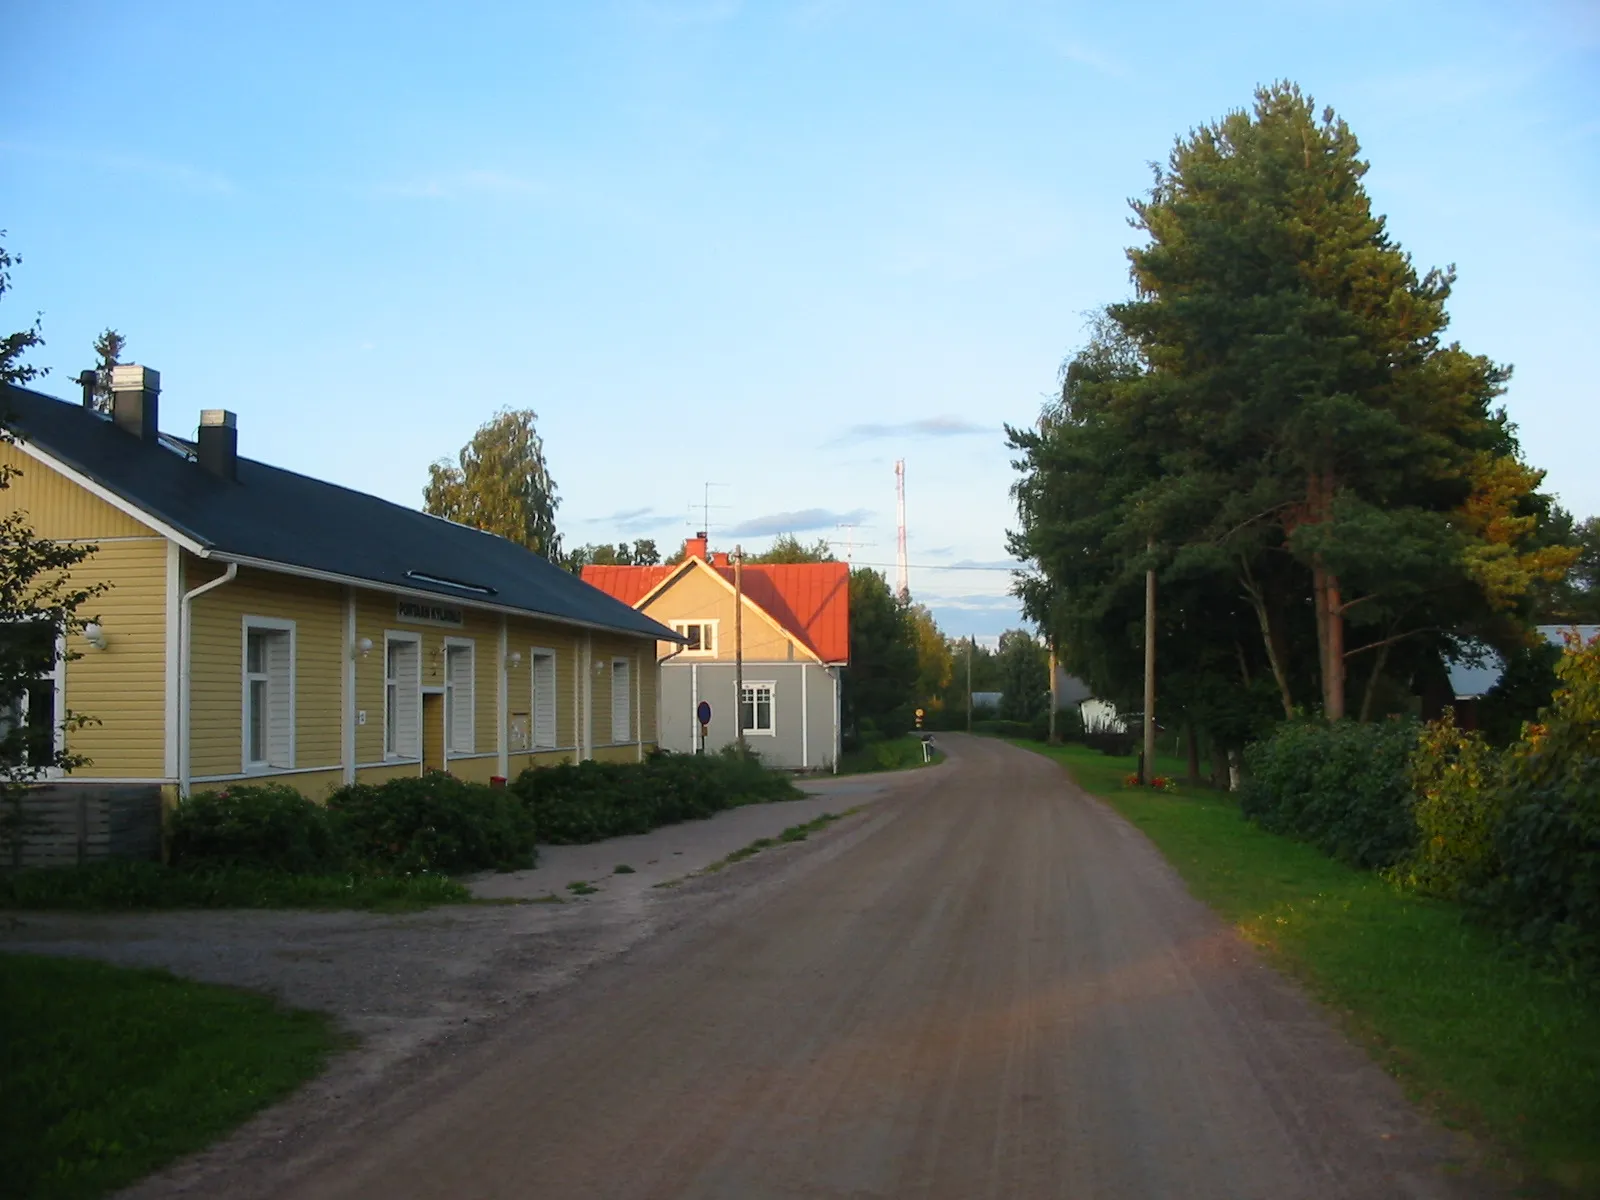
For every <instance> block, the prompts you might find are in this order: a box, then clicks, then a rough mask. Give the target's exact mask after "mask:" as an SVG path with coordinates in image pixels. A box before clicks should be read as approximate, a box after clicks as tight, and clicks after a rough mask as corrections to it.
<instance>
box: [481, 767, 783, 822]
mask: <svg viewBox="0 0 1600 1200" xmlns="http://www.w3.org/2000/svg"><path fill="white" fill-rule="evenodd" d="M510 790H511V792H512V793H513V794H514V795H516V796H517V797H518V798H519V799H520V800H521V801H522V802H523V803H524V804H525V805H526V806H527V809H528V812H529V813H530V814H531V815H532V818H533V821H534V824H535V825H537V826H538V829H539V836H540V838H541V839H543V840H544V841H546V842H550V843H555V844H573V843H582V842H598V841H603V840H604V839H606V838H613V837H623V836H625V835H627V834H635V833H648V832H649V831H650V830H652V829H655V828H658V827H659V826H662V825H672V824H676V823H677V822H679V821H690V820H694V819H696V818H699V817H709V816H711V815H712V814H713V813H717V812H721V811H722V810H723V809H727V808H736V807H738V806H740V805H743V804H760V803H764V802H767V801H771V800H790V799H796V798H798V797H799V796H800V795H801V792H800V790H799V789H798V788H796V787H795V786H794V784H793V783H791V782H790V780H789V778H788V777H787V776H785V775H783V774H781V773H779V772H777V771H769V770H767V769H766V768H765V767H763V766H762V765H761V760H760V759H759V758H757V757H756V756H755V755H746V756H745V757H743V758H741V757H739V755H738V754H737V753H734V752H732V751H731V748H730V750H728V751H724V752H723V753H721V754H666V753H657V754H653V755H651V756H650V757H649V758H648V759H646V760H645V761H644V762H642V763H602V762H594V761H590V762H582V763H578V764H576V765H572V764H563V765H561V766H556V767H529V768H528V769H527V770H525V771H523V772H522V774H521V775H519V776H517V778H516V779H515V780H513V781H512V784H511V788H510Z"/></svg>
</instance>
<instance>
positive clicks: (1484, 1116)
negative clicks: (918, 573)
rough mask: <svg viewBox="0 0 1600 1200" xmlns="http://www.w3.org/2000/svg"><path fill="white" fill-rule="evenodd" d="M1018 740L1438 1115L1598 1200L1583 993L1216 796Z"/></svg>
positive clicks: (1592, 1073)
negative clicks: (1129, 828) (1104, 807)
mask: <svg viewBox="0 0 1600 1200" xmlns="http://www.w3.org/2000/svg"><path fill="white" fill-rule="evenodd" d="M1016 744H1017V745H1019V746H1021V747H1023V748H1024V749H1027V750H1032V751H1034V752H1036V753H1040V754H1045V755H1047V756H1048V757H1050V758H1054V759H1056V760H1057V761H1058V762H1060V763H1062V764H1063V765H1064V766H1066V767H1067V769H1068V770H1069V771H1071V772H1072V774H1073V776H1074V777H1075V778H1076V779H1077V781H1078V783H1079V784H1080V785H1081V786H1082V787H1084V788H1085V789H1086V790H1087V791H1091V792H1094V793H1095V794H1097V795H1099V796H1102V797H1104V798H1105V799H1106V800H1108V801H1109V802H1110V803H1111V804H1112V805H1113V806H1114V807H1115V808H1116V809H1117V810H1118V811H1119V812H1121V813H1122V815H1123V816H1125V817H1127V818H1128V819H1129V820H1130V821H1132V822H1133V823H1134V824H1135V825H1137V826H1138V827H1139V828H1140V829H1142V830H1143V831H1144V832H1145V834H1146V835H1147V836H1148V837H1149V838H1150V840H1151V841H1153V842H1154V843H1155V844H1156V846H1157V847H1159V848H1160V850H1161V852H1162V853H1163V854H1164V855H1166V857H1167V859H1168V860H1169V861H1170V862H1171V863H1172V865H1173V866H1174V867H1175V868H1176V869H1177V870H1178V872H1179V873H1180V874H1181V875H1182V876H1183V878H1184V880H1185V881H1186V882H1187V883H1188V885H1189V888H1190V890H1191V891H1193V892H1194V894H1195V895H1196V896H1197V897H1198V898H1199V899H1201V900H1203V901H1204V902H1205V903H1207V904H1209V905H1210V906H1211V907H1212V908H1214V909H1215V910H1216V911H1217V912H1218V913H1220V914H1221V915H1222V916H1223V917H1224V918H1226V919H1227V920H1228V921H1229V922H1231V923H1232V924H1233V925H1235V926H1236V927H1237V928H1238V929H1239V930H1240V932H1241V933H1243V934H1244V936H1245V937H1247V938H1248V939H1249V940H1250V941H1252V942H1254V943H1255V944H1256V945H1258V946H1260V947H1262V949H1263V950H1264V951H1265V952H1266V953H1267V954H1268V956H1269V957H1270V958H1271V959H1272V960H1273V961H1275V962H1276V963H1278V964H1279V965H1280V966H1282V967H1284V968H1286V969H1287V970H1288V971H1290V972H1291V973H1292V974H1294V975H1295V976H1297V977H1298V978H1300V979H1301V980H1303V981H1304V982H1305V984H1306V985H1307V986H1308V988H1309V989H1310V990H1311V991H1312V993H1313V994H1314V995H1316V996H1317V997H1318V998H1320V999H1321V1000H1322V1001H1323V1002H1324V1003H1326V1004H1328V1005H1329V1006H1331V1007H1332V1008H1333V1009H1334V1010H1335V1011H1337V1012H1338V1013H1340V1014H1341V1015H1342V1016H1343V1017H1344V1018H1345V1020H1346V1021H1347V1023H1348V1027H1349V1029H1350V1030H1351V1032H1352V1033H1353V1034H1354V1035H1355V1036H1357V1037H1359V1038H1360V1039H1361V1040H1362V1041H1364V1042H1365V1043H1366V1045H1367V1046H1368V1047H1369V1049H1370V1050H1371V1051H1372V1053H1373V1055H1374V1056H1375V1057H1376V1058H1377V1059H1378V1060H1379V1061H1380V1062H1381V1063H1382V1064H1383V1065H1384V1066H1385V1067H1386V1068H1387V1069H1388V1070H1389V1071H1391V1072H1392V1073H1393V1074H1395V1075H1396V1076H1397V1077H1398V1078H1399V1079H1400V1080H1401V1081H1402V1083H1403V1084H1404V1085H1405V1086H1406V1087H1407V1089H1408V1090H1409V1091H1410V1092H1411V1094H1412V1095H1413V1097H1414V1098H1416V1099H1418V1100H1421V1101H1423V1102H1424V1103H1425V1104H1427V1105H1428V1106H1429V1107H1430V1108H1431V1109H1432V1110H1433V1111H1435V1112H1436V1113H1437V1114H1438V1115H1439V1116H1440V1117H1441V1118H1442V1119H1444V1120H1445V1122H1446V1123H1447V1124H1457V1125H1465V1126H1466V1127H1468V1128H1470V1129H1472V1130H1474V1131H1475V1132H1477V1133H1479V1134H1486V1135H1487V1136H1488V1138H1489V1139H1490V1140H1491V1141H1492V1142H1494V1143H1497V1144H1498V1145H1500V1146H1501V1147H1503V1148H1505V1149H1506V1150H1507V1151H1509V1153H1510V1156H1511V1159H1512V1161H1513V1163H1514V1164H1520V1165H1522V1166H1524V1167H1530V1168H1532V1170H1533V1171H1534V1172H1536V1173H1537V1174H1538V1175H1541V1176H1543V1177H1544V1178H1545V1179H1547V1180H1549V1181H1551V1182H1554V1183H1556V1184H1558V1185H1560V1186H1562V1187H1564V1188H1566V1189H1568V1190H1569V1191H1570V1192H1572V1193H1573V1194H1576V1195H1583V1196H1600V1003H1597V1002H1596V1000H1595V998H1594V997H1593V996H1592V995H1589V996H1586V995H1585V994H1584V993H1583V992H1582V991H1580V990H1579V989H1578V988H1577V987H1575V986H1574V985H1573V984H1571V983H1570V982H1568V981H1566V980H1563V979H1559V978H1552V977H1551V976H1550V975H1548V974H1546V973H1543V972H1541V971H1540V970H1538V969H1537V968H1536V967H1534V966H1532V965H1530V964H1529V963H1527V962H1526V961H1523V960H1520V959H1518V958H1516V957H1514V956H1512V955H1510V954H1508V953H1507V952H1506V950H1505V948H1504V946H1503V944H1502V943H1501V942H1500V941H1499V940H1498V939H1497V938H1496V937H1495V936H1494V935H1492V934H1491V933H1489V932H1488V931H1486V930H1483V929H1479V928H1477V927H1475V926H1473V925H1471V924H1468V923H1467V922H1466V921H1465V920H1464V919H1463V915H1462V912H1461V910H1460V909H1459V908H1457V907H1456V906H1454V905H1451V904H1447V903H1443V902H1440V901H1437V900H1430V899H1427V898H1425V897H1421V896H1416V895H1412V894H1410V893H1407V892H1403V891H1400V890H1398V889H1397V888H1395V887H1393V886H1392V885H1390V884H1388V883H1386V882H1385V881H1384V880H1383V879H1381V878H1379V877H1378V876H1376V875H1373V874H1369V873H1367V872H1363V871H1357V870H1354V869H1352V868H1349V867H1346V866H1343V865H1342V864H1340V863H1337V862H1334V861H1333V860H1332V859H1329V858H1326V857H1324V856H1323V855H1322V854H1321V853H1319V852H1318V851H1316V850H1314V849H1312V848H1311V847H1310V846H1307V845H1304V844H1302V843H1299V842H1295V841H1291V840H1289V839H1287V838H1283V837H1279V836H1277V835H1275V834H1270V833H1266V832H1264V831H1263V830H1261V829H1258V828H1257V827H1256V826H1254V825H1251V824H1250V823H1249V822H1248V821H1246V820H1244V818H1243V817H1241V816H1240V815H1239V811H1238V809H1237V807H1235V806H1234V805H1233V804H1232V803H1231V802H1230V801H1229V800H1228V799H1227V798H1225V797H1223V796H1220V795H1218V794H1217V793H1215V792H1210V791H1207V790H1203V789H1187V790H1186V789H1183V788H1180V789H1179V790H1178V791H1176V792H1173V793H1168V794H1161V793H1154V792H1150V791H1148V790H1145V789H1139V788H1124V787H1122V783H1121V781H1122V779H1123V777H1124V776H1125V775H1127V774H1128V773H1129V771H1130V770H1131V766H1130V760H1126V759H1110V758H1107V757H1106V756H1104V755H1101V754H1098V753H1096V752H1094V751H1090V750H1087V749H1086V748H1084V747H1082V746H1042V745H1040V744H1038V743H1036V742H1018V743H1016ZM1157 765H1158V769H1160V770H1163V771H1168V770H1170V769H1171V768H1170V767H1169V766H1168V765H1167V764H1164V763H1161V762H1158V764H1157ZM1173 773H1174V774H1177V773H1178V772H1176V771H1174V772H1173Z"/></svg>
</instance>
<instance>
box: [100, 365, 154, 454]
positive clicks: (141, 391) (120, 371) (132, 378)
mask: <svg viewBox="0 0 1600 1200" xmlns="http://www.w3.org/2000/svg"><path fill="white" fill-rule="evenodd" d="M160 400H161V372H159V371H153V370H151V369H150V368H149V367H140V366H135V365H133V364H132V363H119V364H117V365H116V366H114V367H112V368H111V419H112V421H114V422H115V423H116V426H117V428H118V429H123V430H126V431H127V432H129V433H131V434H133V436H134V437H136V438H139V439H141V440H142V441H146V442H153V441H155V440H156V438H157V437H159V436H160V433H161V430H160V427H159V423H160V415H161V413H160Z"/></svg>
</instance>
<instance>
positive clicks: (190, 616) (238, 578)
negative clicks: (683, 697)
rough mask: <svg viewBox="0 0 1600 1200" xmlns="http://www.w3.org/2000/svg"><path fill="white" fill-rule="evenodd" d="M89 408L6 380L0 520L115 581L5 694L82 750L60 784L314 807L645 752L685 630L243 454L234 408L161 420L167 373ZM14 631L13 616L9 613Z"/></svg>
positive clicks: (430, 523)
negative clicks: (237, 795) (9, 439)
mask: <svg viewBox="0 0 1600 1200" xmlns="http://www.w3.org/2000/svg"><path fill="white" fill-rule="evenodd" d="M113 387H114V398H113V410H112V412H111V413H110V414H108V415H101V414H99V413H97V412H95V411H93V410H92V409H91V408H90V407H88V406H86V405H81V404H72V403H67V402H63V401H61V400H57V399H54V398H51V397H49V396H45V395H41V394H39V393H37V392H33V391H29V390H25V389H21V388H13V387H7V388H5V389H4V396H3V397H0V399H3V401H4V404H5V407H6V410H7V412H8V416H7V421H8V424H9V426H10V428H11V429H12V431H13V433H14V434H15V437H16V441H15V443H14V444H10V445H3V446H0V459H3V461H4V462H5V463H7V464H8V465H10V466H12V467H15V468H17V469H18V470H19V471H20V472H21V473H20V475H18V476H17V477H16V478H14V479H13V480H12V481H11V485H10V487H9V488H7V489H5V490H3V491H0V505H4V506H5V509H6V510H8V511H14V510H24V511H26V513H27V514H28V519H29V521H30V523H31V525H32V527H33V529H34V531H35V533H36V534H38V535H39V536H41V537H47V538H52V539H59V540H64V541H70V542H80V543H90V544H92V545H93V546H94V547H95V551H94V554H93V556H92V557H91V558H90V559H89V560H88V561H87V562H86V563H85V564H84V565H83V566H82V567H80V568H79V569H78V574H79V576H80V577H82V578H84V579H92V580H98V581H104V582H105V583H107V584H109V585H110V589H109V591H107V592H106V593H105V594H104V595H103V596H101V597H99V598H97V599H96V600H94V601H93V602H92V603H91V605H90V608H91V609H92V610H93V612H94V615H96V616H97V617H98V620H97V621H96V623H95V624H94V625H93V626H92V627H91V628H90V629H89V630H87V631H86V634H85V635H83V636H78V635H74V636H73V639H72V641H73V643H74V644H73V645H71V646H70V649H71V650H72V651H74V652H76V653H77V654H78V655H79V657H76V658H73V659H71V660H70V661H66V662H62V663H60V664H57V665H55V666H54V667H53V669H52V670H51V671H50V673H49V676H48V681H49V682H50V683H53V687H51V686H45V682H46V681H45V680H44V679H42V680H41V685H40V686H39V687H36V688H32V689H30V690H29V692H28V695H27V696H26V697H20V698H16V699H14V700H13V701H11V702H9V708H8V709H7V713H8V719H10V720H13V721H15V720H23V721H26V722H27V723H28V724H29V725H30V726H37V727H38V728H40V729H41V730H42V729H44V728H45V723H46V722H50V723H54V724H56V725H57V726H59V721H60V716H61V714H62V713H64V712H66V711H69V710H70V711H71V712H74V713H81V714H86V715H88V716H89V717H92V718H93V719H94V722H95V723H94V724H92V725H90V726H88V727H86V728H83V729H81V730H76V731H73V732H72V733H70V734H63V733H61V732H60V730H59V727H58V729H57V733H56V736H57V737H66V738H69V739H70V746H69V748H70V749H71V750H72V751H73V752H76V753H81V754H84V755H86V756H88V758H89V760H90V761H89V763H88V765H87V766H84V767H81V768H79V769H77V770H75V771H74V772H73V773H72V776H71V778H70V780H60V781H56V782H57V785H58V788H57V790H60V788H61V787H71V786H93V787H96V788H98V789H100V790H101V791H104V790H105V789H107V788H115V787H119V786H124V785H125V786H128V787H135V788H139V789H141V790H143V789H148V788H150V787H151V786H152V785H158V786H159V787H160V788H161V789H162V790H163V793H164V794H165V795H166V796H167V798H168V800H169V802H170V801H171V799H172V798H174V797H176V796H178V795H183V794H188V793H189V792H190V791H191V790H195V791H198V790H204V789H208V788H216V787H219V786H222V785H226V784H228V783H230V782H234V781H239V780H249V781H259V780H276V781H281V782H285V783H289V784H292V785H293V786H295V787H296V788H298V789H299V790H300V791H302V792H303V793H305V794H306V795H308V796H311V797H313V798H321V797H323V796H325V795H326V794H327V793H328V792H329V791H330V790H331V789H333V788H335V787H338V786H340V785H341V784H345V783H350V782H354V781H361V782H377V781H381V780H384V779H388V778H392V777H395V776H402V775H418V774H420V773H422V772H423V771H425V770H429V769H439V770H447V771H450V772H451V773H453V774H455V775H458V776H460V777H462V778H466V779H472V780H480V781H486V782H487V781H490V780H492V779H493V778H494V777H500V778H502V779H503V778H507V777H512V776H515V775H516V774H517V773H518V772H520V771H521V770H523V769H524V768H526V767H529V766H536V765H541V764H549V763H555V762H561V761H569V760H580V759H590V758H596V759H605V760H611V761H634V760H637V759H640V758H642V757H643V756H644V755H645V754H646V753H647V752H648V751H649V750H650V749H651V748H652V747H653V746H654V745H655V744H656V743H657V740H658V739H657V702H656V697H657V669H656V644H657V641H658V640H659V639H663V638H665V639H678V640H681V639H680V638H679V635H676V634H674V633H673V632H672V631H671V630H669V629H666V628H664V627H663V626H661V625H659V624H657V623H656V622H655V621H653V620H651V619H650V618H648V617H646V616H645V615H644V614H642V613H639V612H637V611H635V610H634V609H632V608H631V607H629V606H628V605H627V604H624V603H621V602H620V601H618V600H616V599H614V598H612V597H610V596H608V595H606V594H605V593H603V592H601V591H599V590H598V589H596V588H593V587H590V586H589V585H587V584H585V583H583V582H582V581H581V580H580V579H578V578H577V577H575V576H573V575H572V574H570V573H568V572H566V571H563V570H561V569H560V568H558V567H555V566H553V565H551V564H550V563H549V562H547V561H546V560H545V559H543V558H541V557H539V556H538V555H535V554H532V553H530V552H528V551H527V550H525V549H523V548H522V547H520V546H518V545H516V544H514V543H512V542H510V541H507V540H506V539H504V538H500V537H496V536H494V535H491V534H487V533H482V532H480V531H478V530H474V529H469V528H467V527H465V526H462V525H457V524H455V523H453V522H450V521H445V520H442V519H440V518H437V517H432V516H428V515H426V514H424V513H421V512H417V511H414V510H412V509H407V508H404V507H402V506H400V505H396V504H392V503H389V502H387V501H384V500H381V499H378V498H377V497H374V496H369V495H365V494H363V493H359V492H355V491H351V490H349V489H346V488H341V487H338V486H336V485H334V484H330V483H326V482H323V481H321V480H316V479H310V478H307V477H305V476H302V475H297V474H294V473H293V472H290V471H285V470H282V469H280V468H277V467H271V466H268V465H266V464H264V463H259V462H255V461H253V460H251V459H248V458H241V457H239V455H238V433H237V429H236V424H235V420H234V417H233V414H232V413H229V412H226V411H222V410H210V411H206V412H203V413H201V414H200V423H199V428H198V434H197V436H196V437H194V438H193V439H188V438H177V437H172V436H169V435H167V434H163V433H161V432H160V430H159V423H158V403H159V379H158V377H157V375H156V373H155V372H154V371H152V370H149V369H148V368H144V367H137V366H123V367H117V368H115V372H114V383H113ZM11 619H12V620H16V619H19V615H18V614H12V615H11Z"/></svg>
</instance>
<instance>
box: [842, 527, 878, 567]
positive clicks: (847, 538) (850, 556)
mask: <svg viewBox="0 0 1600 1200" xmlns="http://www.w3.org/2000/svg"><path fill="white" fill-rule="evenodd" d="M836 528H839V529H842V530H844V561H845V562H846V563H849V564H852V565H853V564H854V563H855V555H856V548H857V547H858V546H859V547H862V548H865V547H867V546H871V545H873V544H874V543H872V542H858V541H856V530H858V529H861V528H863V526H861V525H858V524H857V523H856V522H854V521H841V522H839V524H838V525H837V526H836Z"/></svg>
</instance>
